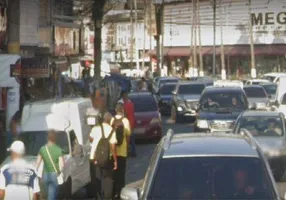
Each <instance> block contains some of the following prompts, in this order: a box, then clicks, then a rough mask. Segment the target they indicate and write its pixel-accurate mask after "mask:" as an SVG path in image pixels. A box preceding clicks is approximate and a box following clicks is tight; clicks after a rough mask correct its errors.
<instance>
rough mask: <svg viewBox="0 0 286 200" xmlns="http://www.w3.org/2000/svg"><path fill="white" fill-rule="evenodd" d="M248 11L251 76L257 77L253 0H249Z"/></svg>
mask: <svg viewBox="0 0 286 200" xmlns="http://www.w3.org/2000/svg"><path fill="white" fill-rule="evenodd" d="M248 11H249V35H250V52H251V77H252V78H256V68H255V65H256V64H255V54H254V39H253V27H252V18H251V0H249V6H248Z"/></svg>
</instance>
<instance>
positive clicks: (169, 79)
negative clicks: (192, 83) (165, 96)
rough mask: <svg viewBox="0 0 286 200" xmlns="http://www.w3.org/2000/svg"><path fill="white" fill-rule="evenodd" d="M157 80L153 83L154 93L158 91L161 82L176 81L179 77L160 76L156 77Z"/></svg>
mask: <svg viewBox="0 0 286 200" xmlns="http://www.w3.org/2000/svg"><path fill="white" fill-rule="evenodd" d="M156 80H157V82H156V83H155V84H154V85H153V90H154V92H155V93H157V92H158V90H159V89H160V87H161V86H162V85H163V84H166V83H178V82H179V81H180V79H179V78H177V77H160V78H158V79H156Z"/></svg>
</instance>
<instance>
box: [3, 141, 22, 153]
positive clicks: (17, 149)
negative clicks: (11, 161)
mask: <svg viewBox="0 0 286 200" xmlns="http://www.w3.org/2000/svg"><path fill="white" fill-rule="evenodd" d="M7 151H10V152H14V153H17V154H19V155H23V154H25V145H24V143H23V142H21V141H19V140H18V141H14V142H13V143H12V144H11V146H10V148H8V149H7Z"/></svg>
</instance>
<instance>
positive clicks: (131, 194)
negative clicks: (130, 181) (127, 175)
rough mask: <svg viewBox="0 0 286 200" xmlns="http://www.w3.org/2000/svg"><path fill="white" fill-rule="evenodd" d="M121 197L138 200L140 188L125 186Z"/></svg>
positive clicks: (127, 199)
mask: <svg viewBox="0 0 286 200" xmlns="http://www.w3.org/2000/svg"><path fill="white" fill-rule="evenodd" d="M120 198H121V199H124V200H125V199H126V200H138V199H139V190H138V189H136V188H131V187H125V188H123V189H122V190H121V194H120Z"/></svg>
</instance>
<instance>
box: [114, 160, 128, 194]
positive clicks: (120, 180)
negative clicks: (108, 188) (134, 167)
mask: <svg viewBox="0 0 286 200" xmlns="http://www.w3.org/2000/svg"><path fill="white" fill-rule="evenodd" d="M117 166H118V167H117V170H116V171H114V172H113V180H114V186H113V187H114V189H113V195H114V199H120V192H121V190H122V188H123V187H124V186H125V172H126V158H125V157H121V156H118V157H117Z"/></svg>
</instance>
